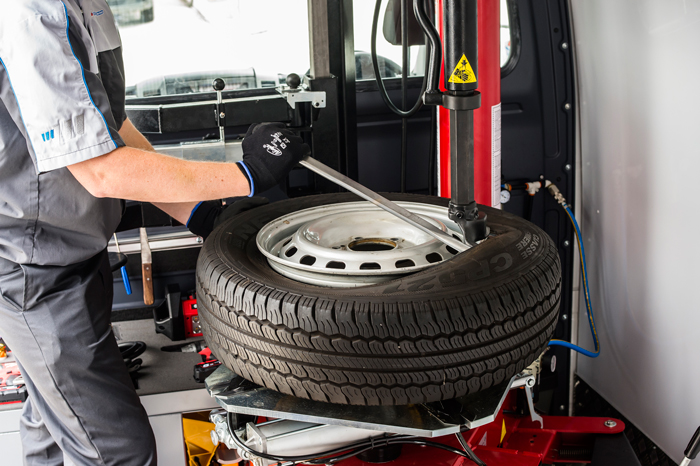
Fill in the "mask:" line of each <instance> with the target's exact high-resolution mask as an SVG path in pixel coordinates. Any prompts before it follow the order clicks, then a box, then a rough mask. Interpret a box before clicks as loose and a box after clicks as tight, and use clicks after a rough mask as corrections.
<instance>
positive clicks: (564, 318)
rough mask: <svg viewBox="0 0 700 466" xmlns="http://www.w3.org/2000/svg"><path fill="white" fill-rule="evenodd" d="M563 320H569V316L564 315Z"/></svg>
mask: <svg viewBox="0 0 700 466" xmlns="http://www.w3.org/2000/svg"><path fill="white" fill-rule="evenodd" d="M561 320H569V316H568V315H567V314H562V315H561Z"/></svg>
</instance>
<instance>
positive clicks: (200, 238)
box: [195, 236, 204, 244]
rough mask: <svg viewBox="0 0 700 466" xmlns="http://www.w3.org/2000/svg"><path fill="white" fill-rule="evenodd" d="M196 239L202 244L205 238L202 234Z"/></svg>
mask: <svg viewBox="0 0 700 466" xmlns="http://www.w3.org/2000/svg"><path fill="white" fill-rule="evenodd" d="M195 241H197V243H200V244H201V243H203V242H204V240H203V239H202V237H201V236H198V237H197V239H196V240H195Z"/></svg>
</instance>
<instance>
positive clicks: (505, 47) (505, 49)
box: [501, 0, 510, 66]
mask: <svg viewBox="0 0 700 466" xmlns="http://www.w3.org/2000/svg"><path fill="white" fill-rule="evenodd" d="M508 58H510V22H509V21H508V1H507V0H501V66H503V65H505V64H506V62H507V61H508Z"/></svg>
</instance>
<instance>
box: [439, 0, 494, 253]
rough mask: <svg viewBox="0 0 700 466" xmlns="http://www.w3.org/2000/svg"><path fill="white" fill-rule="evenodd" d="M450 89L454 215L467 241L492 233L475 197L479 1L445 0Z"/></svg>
mask: <svg viewBox="0 0 700 466" xmlns="http://www.w3.org/2000/svg"><path fill="white" fill-rule="evenodd" d="M443 5H444V12H443V21H444V24H443V26H444V49H445V87H446V88H447V94H444V95H443V96H442V105H443V106H444V107H446V108H448V109H450V172H451V176H450V181H451V183H450V189H451V197H452V199H451V200H450V210H449V215H450V219H452V220H453V221H454V222H456V223H457V224H458V225H459V227H460V229H461V230H462V233H463V234H464V240H465V242H467V243H470V244H475V243H476V242H477V241H479V240H481V239H484V238H485V237H486V234H487V230H486V215H485V214H484V213H483V212H479V209H478V207H477V205H476V201H475V200H474V109H475V108H478V107H479V106H480V105H481V101H480V95H479V93H478V92H476V88H477V86H478V66H477V65H478V27H477V0H444V4H443Z"/></svg>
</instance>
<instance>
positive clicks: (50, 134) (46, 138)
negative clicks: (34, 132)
mask: <svg viewBox="0 0 700 466" xmlns="http://www.w3.org/2000/svg"><path fill="white" fill-rule="evenodd" d="M53 137H54V132H53V130H50V131H47V132H45V133H42V135H41V139H42V140H43V141H44V142H47V141H50V140H52V139H53Z"/></svg>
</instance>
